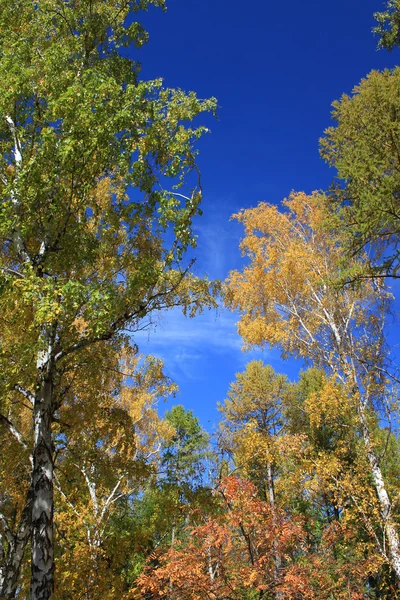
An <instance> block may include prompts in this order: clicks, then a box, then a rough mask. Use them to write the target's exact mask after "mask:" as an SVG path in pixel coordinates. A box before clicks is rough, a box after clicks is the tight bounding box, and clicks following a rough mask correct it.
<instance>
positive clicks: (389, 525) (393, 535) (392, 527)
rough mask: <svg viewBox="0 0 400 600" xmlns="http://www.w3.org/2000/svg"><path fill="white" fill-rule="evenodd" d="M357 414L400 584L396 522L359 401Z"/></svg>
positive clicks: (399, 557) (399, 553)
mask: <svg viewBox="0 0 400 600" xmlns="http://www.w3.org/2000/svg"><path fill="white" fill-rule="evenodd" d="M358 415H359V418H360V424H361V429H362V435H363V439H364V444H365V448H366V451H367V456H368V461H369V464H370V467H371V475H372V481H373V483H374V488H375V491H376V495H377V497H378V501H379V508H380V513H381V517H382V520H383V523H384V527H385V534H386V538H387V542H388V549H389V557H390V560H391V566H392V569H393V571H394V572H395V574H396V579H397V584H398V585H400V539H399V535H398V533H397V527H396V524H395V522H394V520H393V517H392V505H391V502H390V500H389V496H388V493H387V491H386V487H385V482H384V479H383V475H382V471H381V468H380V466H379V459H378V457H377V455H376V453H375V450H374V447H373V444H372V442H371V435H370V431H369V427H368V422H367V417H366V414H365V407H364V405H363V404H362V403H361V402H360V406H359V409H358Z"/></svg>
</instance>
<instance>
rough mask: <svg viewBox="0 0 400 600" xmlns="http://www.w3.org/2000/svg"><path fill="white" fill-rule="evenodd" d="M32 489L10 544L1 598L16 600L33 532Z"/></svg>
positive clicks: (0, 581)
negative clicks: (26, 550)
mask: <svg viewBox="0 0 400 600" xmlns="http://www.w3.org/2000/svg"><path fill="white" fill-rule="evenodd" d="M32 499H33V494H32V488H30V489H29V491H28V494H27V497H26V503H25V507H24V510H23V511H22V515H21V519H20V522H19V525H18V529H17V532H16V533H15V535H14V536H13V538H14V539H13V540H12V541H11V542H10V543H9V546H8V551H7V556H6V557H5V561H4V566H3V568H2V570H1V577H0V598H2V599H3V600H12V599H13V598H15V593H16V588H17V585H18V579H19V574H20V570H21V564H22V560H23V557H24V553H25V548H26V544H27V543H28V539H29V534H30V532H31V516H32Z"/></svg>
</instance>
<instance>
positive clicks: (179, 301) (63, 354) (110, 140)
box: [0, 0, 215, 600]
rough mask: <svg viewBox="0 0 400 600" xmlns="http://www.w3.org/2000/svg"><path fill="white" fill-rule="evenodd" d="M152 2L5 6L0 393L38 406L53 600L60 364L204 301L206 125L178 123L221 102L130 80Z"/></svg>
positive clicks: (40, 592)
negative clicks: (194, 257)
mask: <svg viewBox="0 0 400 600" xmlns="http://www.w3.org/2000/svg"><path fill="white" fill-rule="evenodd" d="M151 4H154V5H156V6H160V7H163V5H164V3H163V0H154V1H152V0H137V1H127V2H120V1H119V0H108V1H107V2H106V1H104V0H84V1H83V2H78V1H75V0H72V1H71V2H58V1H56V0H43V1H41V2H39V3H37V2H32V1H31V0H19V1H18V2H15V3H10V2H8V1H7V0H2V1H1V2H0V156H1V158H0V190H1V196H0V198H1V203H0V207H1V208H0V210H1V221H0V247H1V255H0V279H1V281H0V290H1V295H0V306H1V310H4V311H6V309H7V310H8V311H9V310H10V307H12V312H13V314H12V318H11V319H10V320H9V321H8V322H7V323H6V328H5V330H3V331H2V333H1V339H0V342H1V345H2V349H1V364H0V368H1V371H2V373H4V378H5V380H6V384H5V385H6V391H7V402H10V401H14V400H15V398H16V397H17V396H20V397H21V398H24V399H25V400H26V401H27V402H28V403H31V405H32V414H33V436H32V438H33V439H32V444H31V450H32V460H33V468H32V478H31V483H32V494H33V498H32V511H31V548H32V560H31V563H32V577H31V591H30V595H31V599H32V600H33V599H34V600H39V599H50V598H52V597H53V588H54V539H53V538H54V535H53V463H54V439H53V435H52V425H53V421H54V415H55V413H56V411H57V410H58V409H59V407H60V405H61V404H62V402H63V393H62V390H63V389H64V385H65V383H66V381H65V373H66V372H67V371H68V372H69V373H71V372H72V371H74V369H79V365H80V364H81V362H82V360H83V359H82V356H83V354H84V355H85V360H86V361H88V360H90V353H91V349H92V348H93V346H95V345H96V344H99V343H102V344H105V345H107V344H108V345H109V346H113V345H114V346H113V347H116V345H118V340H121V337H122V336H123V332H126V331H127V330H128V331H131V332H134V331H135V330H137V329H138V328H142V327H143V326H145V324H146V323H148V321H149V318H150V315H151V314H152V313H154V311H159V310H162V309H164V308H168V307H171V306H176V305H181V306H183V307H184V309H185V311H186V312H188V313H190V314H192V315H193V314H194V313H195V312H196V310H197V309H198V308H199V307H200V306H204V304H207V303H208V304H210V303H212V300H211V298H210V295H209V286H208V284H207V282H204V281H201V280H197V279H195V278H193V277H191V276H190V274H189V268H190V264H188V263H187V262H186V263H185V262H184V261H183V258H184V254H185V250H186V249H187V247H188V246H189V245H191V244H192V245H194V243H195V241H194V237H193V235H192V232H191V222H192V219H193V217H194V216H195V215H196V214H198V212H199V202H200V200H201V185H200V181H199V179H198V172H197V169H196V165H195V151H194V143H195V141H196V140H197V139H198V138H199V137H200V136H201V135H202V134H203V133H204V131H205V129H204V127H200V128H191V127H190V126H189V125H187V123H188V122H190V121H191V120H192V119H193V118H194V117H196V116H197V115H198V114H199V113H201V112H203V111H209V110H214V108H215V101H214V100H213V99H211V100H204V101H203V100H199V99H197V97H196V96H195V95H194V94H192V93H190V94H185V93H184V92H182V91H181V90H168V89H165V88H163V86H162V82H161V81H160V80H156V81H149V82H142V81H140V80H139V64H138V63H137V62H136V61H135V60H134V59H130V58H127V57H126V51H124V48H127V47H130V48H133V47H137V48H138V47H140V46H141V45H142V44H143V43H144V42H145V41H146V40H147V33H146V32H145V31H144V29H143V27H142V26H141V25H140V23H138V22H137V16H136V15H137V13H138V12H139V11H140V10H141V9H146V8H147V7H148V6H149V5H151ZM185 123H186V124H185ZM185 185H186V187H185ZM174 186H181V189H179V188H177V187H174ZM167 232H169V233H168V235H166V233H167ZM146 317H147V320H146ZM14 331H15V332H16V333H18V335H15V336H14V337H15V343H14V344H13V343H12V341H11V340H12V339H13V332H14ZM22 332H23V334H21V333H22ZM20 334H21V335H20ZM5 408H6V410H7V407H5ZM3 416H6V415H4V413H3Z"/></svg>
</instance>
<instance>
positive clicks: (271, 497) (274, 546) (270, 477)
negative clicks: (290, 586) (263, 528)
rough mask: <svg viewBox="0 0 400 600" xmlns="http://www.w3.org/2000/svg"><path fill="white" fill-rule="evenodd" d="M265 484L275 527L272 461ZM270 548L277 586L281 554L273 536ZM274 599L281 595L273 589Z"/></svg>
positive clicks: (281, 596) (278, 599)
mask: <svg viewBox="0 0 400 600" xmlns="http://www.w3.org/2000/svg"><path fill="white" fill-rule="evenodd" d="M267 484H268V496H269V503H270V506H271V511H272V519H273V523H274V525H275V527H276V528H277V525H278V523H277V518H276V505H275V487H274V475H273V467H272V463H271V462H270V461H268V466H267ZM272 550H273V554H274V585H275V587H277V586H278V585H279V581H280V574H281V570H282V556H281V554H280V552H279V548H278V545H277V543H276V539H275V536H274V541H273V542H272ZM275 599H276V600H282V599H283V595H282V592H279V591H275Z"/></svg>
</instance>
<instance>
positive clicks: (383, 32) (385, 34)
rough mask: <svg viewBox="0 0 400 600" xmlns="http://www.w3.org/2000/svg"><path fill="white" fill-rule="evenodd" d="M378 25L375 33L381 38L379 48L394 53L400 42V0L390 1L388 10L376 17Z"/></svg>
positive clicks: (387, 3) (387, 5) (378, 13)
mask: <svg viewBox="0 0 400 600" xmlns="http://www.w3.org/2000/svg"><path fill="white" fill-rule="evenodd" d="M374 17H375V19H376V21H377V23H378V24H377V25H376V27H374V33H376V34H378V35H379V36H380V40H379V43H378V47H379V48H386V49H387V50H389V51H392V50H393V48H394V47H395V46H398V45H399V42H400V2H399V0H388V1H387V2H386V10H384V11H382V12H377V13H375V15H374Z"/></svg>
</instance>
